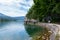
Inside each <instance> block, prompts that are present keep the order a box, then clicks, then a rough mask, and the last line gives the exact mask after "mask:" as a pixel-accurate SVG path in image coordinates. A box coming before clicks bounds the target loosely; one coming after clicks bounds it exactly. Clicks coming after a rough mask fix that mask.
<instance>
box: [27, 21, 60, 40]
mask: <svg viewBox="0 0 60 40" xmlns="http://www.w3.org/2000/svg"><path fill="white" fill-rule="evenodd" d="M26 23H27V24H34V25H38V26H41V27H44V28H45V27H46V28H48V29H50V32H51V33H52V34H51V35H50V40H55V38H56V35H57V34H59V36H60V25H59V24H54V23H41V22H36V21H35V22H30V21H28V22H26ZM59 40H60V38H59Z"/></svg>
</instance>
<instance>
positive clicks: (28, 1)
mask: <svg viewBox="0 0 60 40" xmlns="http://www.w3.org/2000/svg"><path fill="white" fill-rule="evenodd" d="M32 4H33V0H0V13H2V14H5V15H7V16H11V17H17V16H25V15H26V13H27V11H28V10H29V8H30V7H31V6H32Z"/></svg>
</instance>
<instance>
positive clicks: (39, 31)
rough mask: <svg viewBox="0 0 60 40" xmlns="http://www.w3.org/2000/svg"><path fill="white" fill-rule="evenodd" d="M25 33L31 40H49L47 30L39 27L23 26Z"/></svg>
mask: <svg viewBox="0 0 60 40" xmlns="http://www.w3.org/2000/svg"><path fill="white" fill-rule="evenodd" d="M25 28H26V31H27V33H28V34H29V35H30V37H32V40H49V36H50V34H51V33H49V30H48V29H46V28H43V27H40V26H35V25H25Z"/></svg>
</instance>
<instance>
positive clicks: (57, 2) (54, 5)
mask: <svg viewBox="0 0 60 40" xmlns="http://www.w3.org/2000/svg"><path fill="white" fill-rule="evenodd" d="M33 1H34V5H32V7H31V8H30V9H29V11H28V13H27V15H26V17H27V18H30V19H36V20H39V21H42V20H43V19H44V20H45V19H47V17H50V18H51V19H50V20H51V22H60V21H59V20H60V0H33ZM45 21H46V20H45Z"/></svg>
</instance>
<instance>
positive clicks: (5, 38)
mask: <svg viewBox="0 0 60 40" xmlns="http://www.w3.org/2000/svg"><path fill="white" fill-rule="evenodd" d="M0 40H29V35H28V34H27V32H26V30H25V28H24V23H23V22H3V23H0Z"/></svg>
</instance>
